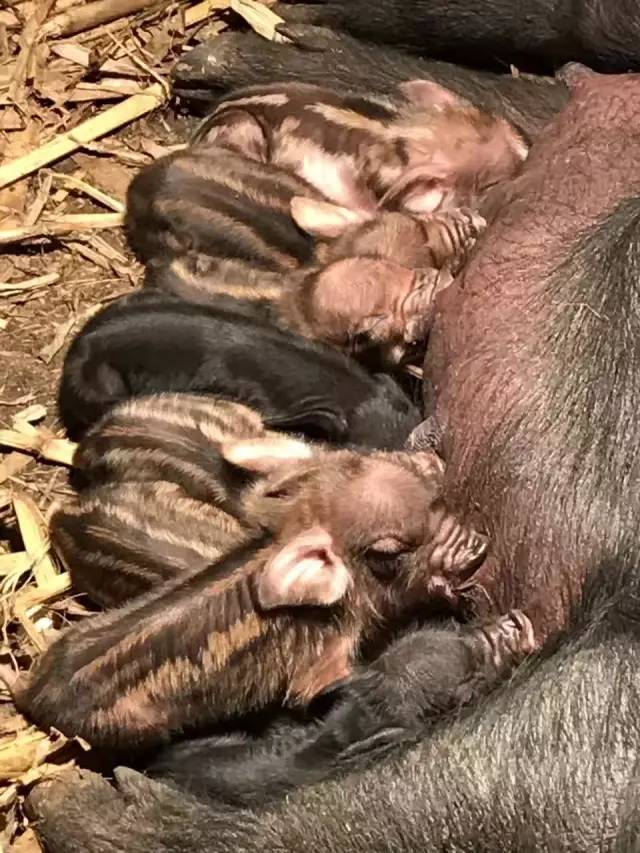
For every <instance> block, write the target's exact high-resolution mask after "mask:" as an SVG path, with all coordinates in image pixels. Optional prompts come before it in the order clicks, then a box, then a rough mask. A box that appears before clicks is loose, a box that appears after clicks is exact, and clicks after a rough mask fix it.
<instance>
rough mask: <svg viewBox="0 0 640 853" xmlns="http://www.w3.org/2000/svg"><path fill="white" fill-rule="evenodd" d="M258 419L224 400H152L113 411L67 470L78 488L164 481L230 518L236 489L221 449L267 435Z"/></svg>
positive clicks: (156, 396) (163, 397) (142, 399)
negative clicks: (71, 471) (74, 473)
mask: <svg viewBox="0 0 640 853" xmlns="http://www.w3.org/2000/svg"><path fill="white" fill-rule="evenodd" d="M269 434H270V433H269V432H268V431H267V429H266V427H265V426H264V423H263V420H262V418H261V416H260V415H259V414H258V413H257V412H255V411H253V410H252V409H249V408H248V407H247V406H243V405H241V404H240V403H234V402H232V401H230V400H223V399H219V398H216V397H212V396H204V395H196V394H153V395H150V396H147V397H138V398H136V399H133V400H127V401H126V402H124V403H121V404H119V405H117V406H115V407H114V408H113V409H112V410H111V411H110V412H108V414H106V415H105V416H104V417H103V418H102V419H101V420H100V421H98V423H97V424H95V425H94V426H93V427H92V428H91V429H90V430H89V431H88V432H87V434H86V435H85V436H84V438H83V439H82V441H81V442H80V444H79V445H78V449H77V451H76V453H75V456H74V466H75V468H76V470H77V472H78V474H79V478H80V480H81V482H82V483H84V484H94V485H95V484H100V483H117V482H130V481H149V482H155V481H158V480H166V481H169V482H171V483H176V484H177V485H179V486H180V487H181V488H182V489H183V490H184V493H185V494H186V495H188V496H190V497H191V498H194V499H195V500H199V501H205V502H209V503H212V504H216V505H218V506H220V507H222V508H223V509H227V510H230V511H232V509H233V505H234V498H235V493H236V487H237V486H238V485H241V483H239V482H232V479H231V478H230V476H229V470H228V466H227V465H226V463H225V461H224V459H223V458H222V457H221V456H220V454H219V453H218V447H219V445H220V444H221V442H223V441H227V440H229V439H239V438H258V437H261V436H265V435H269Z"/></svg>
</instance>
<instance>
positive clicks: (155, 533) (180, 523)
mask: <svg viewBox="0 0 640 853" xmlns="http://www.w3.org/2000/svg"><path fill="white" fill-rule="evenodd" d="M158 451H159V453H160V454H161V453H162V452H163V448H161V447H159V448H158ZM212 455H213V454H212ZM49 535H50V538H51V543H52V545H53V547H54V548H55V551H56V553H57V555H58V556H59V557H60V559H61V560H62V563H63V564H64V565H65V566H66V568H67V569H68V571H69V574H70V575H71V581H72V584H73V587H74V589H76V590H77V591H79V592H84V593H86V594H87V595H88V596H89V598H90V599H91V600H92V601H93V602H94V603H95V604H98V605H99V606H100V607H103V608H107V607H115V606H118V605H120V604H123V603H124V602H126V601H128V600H130V599H133V598H135V597H136V596H138V595H142V594H143V593H147V592H149V590H151V589H154V588H156V587H159V586H161V585H162V583H164V582H165V581H168V580H170V579H172V578H176V577H184V576H186V575H188V574H189V573H190V572H193V571H195V570H197V569H204V568H205V567H206V566H208V565H210V564H211V563H213V562H215V561H217V560H219V559H221V558H222V557H224V556H225V555H226V554H228V553H230V552H231V551H233V550H234V549H235V548H237V547H238V546H239V545H241V544H242V543H244V542H246V541H247V540H248V538H249V531H248V529H247V528H246V526H245V525H243V524H242V523H241V522H240V521H239V520H238V519H236V518H234V517H233V516H232V515H230V514H229V513H227V512H225V511H224V510H222V509H220V508H219V507H216V506H213V505H211V504H209V503H205V502H203V501H199V500H196V499H194V498H191V497H189V496H188V495H186V494H185V492H184V490H183V489H182V488H181V487H180V486H179V485H177V484H176V483H172V482H168V481H165V480H156V481H154V482H144V481H143V482H140V481H138V482H136V481H135V480H134V481H131V482H125V483H109V484H104V485H100V486H96V487H92V488H90V489H88V490H86V491H84V492H83V493H82V494H81V495H80V496H78V497H77V498H76V499H75V500H73V501H71V502H69V503H66V504H65V505H64V506H63V507H59V508H57V509H56V510H55V511H54V512H53V513H52V515H51V519H50V522H49Z"/></svg>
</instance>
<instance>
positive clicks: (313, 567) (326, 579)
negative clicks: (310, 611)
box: [256, 527, 351, 610]
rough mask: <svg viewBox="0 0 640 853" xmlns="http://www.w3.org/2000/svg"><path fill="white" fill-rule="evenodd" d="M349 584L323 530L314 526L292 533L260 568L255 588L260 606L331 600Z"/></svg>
mask: <svg viewBox="0 0 640 853" xmlns="http://www.w3.org/2000/svg"><path fill="white" fill-rule="evenodd" d="M350 585H351V575H350V574H349V571H348V569H347V567H346V566H345V564H344V562H343V561H342V559H341V558H340V557H338V555H337V554H336V553H335V551H334V550H333V541H332V539H331V536H330V535H329V534H328V533H327V531H326V530H323V529H322V528H321V527H314V528H312V529H311V530H307V531H305V532H304V533H301V534H300V535H299V536H296V537H295V539H292V540H291V541H290V542H288V543H287V544H286V545H285V546H284V547H283V548H282V549H281V550H280V551H278V553H277V554H276V555H275V556H274V557H272V558H271V559H270V560H269V561H268V562H267V564H266V566H265V567H264V569H263V571H262V572H261V574H260V576H259V578H258V580H257V583H256V592H257V595H258V602H259V604H260V606H261V607H262V608H263V609H264V610H271V609H273V608H275V607H296V606H303V605H311V606H313V605H316V606H325V607H326V606H328V605H330V604H335V603H336V602H337V601H339V600H340V599H341V598H342V597H343V596H344V595H345V593H346V592H347V590H348V589H349V587H350Z"/></svg>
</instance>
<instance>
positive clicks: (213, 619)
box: [15, 436, 487, 749]
mask: <svg viewBox="0 0 640 853" xmlns="http://www.w3.org/2000/svg"><path fill="white" fill-rule="evenodd" d="M222 453H223V455H224V456H225V458H226V459H227V460H228V461H229V463H230V464H231V465H235V466H237V467H239V468H242V469H244V470H245V471H247V472H248V473H250V474H251V473H252V474H254V475H255V476H256V477H257V481H256V484H255V486H254V487H253V488H250V489H249V490H248V492H247V495H246V500H245V502H244V510H243V511H244V513H245V517H246V519H247V520H248V522H249V524H250V525H251V526H252V527H253V528H255V529H256V530H257V531H261V532H262V533H260V532H258V533H257V535H256V539H255V540H254V541H252V542H250V543H249V544H245V545H243V546H240V547H239V548H238V549H237V550H236V551H234V552H233V553H231V554H230V555H228V556H226V557H224V558H223V559H222V560H220V561H219V562H217V563H214V564H213V565H210V566H208V567H207V568H204V569H198V570H196V571H193V572H190V573H188V574H187V575H186V576H184V575H178V576H176V577H175V578H174V579H172V580H169V581H167V582H166V583H164V584H163V585H161V586H160V587H159V588H157V589H154V590H152V591H151V592H149V593H148V594H146V595H143V596H140V597H138V598H136V599H134V600H133V601H131V602H130V603H129V604H126V605H124V606H123V607H121V608H118V609H116V610H112V611H109V612H107V613H105V614H101V615H99V616H97V617H95V618H94V619H92V620H90V621H88V622H85V623H84V624H83V625H80V626H78V627H73V628H71V629H69V630H68V631H67V632H66V633H65V634H64V635H63V637H62V638H61V639H60V640H58V641H57V642H56V643H55V644H54V645H53V646H51V648H50V649H49V650H48V651H47V652H46V653H45V655H44V656H43V658H42V659H41V660H40V661H39V662H38V663H37V664H36V666H35V668H34V669H33V670H32V671H31V673H30V675H29V676H28V678H27V680H26V683H22V684H18V686H17V687H16V691H15V701H16V704H17V706H18V708H19V709H20V710H22V711H24V712H25V713H26V714H28V715H29V716H30V717H31V718H32V719H33V720H34V721H35V722H36V723H37V724H39V725H40V726H42V727H44V728H48V727H50V726H55V727H56V728H57V729H59V730H60V731H62V732H63V733H65V734H67V735H70V736H71V735H79V736H82V737H83V738H85V739H86V740H88V741H89V742H90V743H91V744H92V745H94V746H96V747H107V748H116V749H118V748H126V749H131V748H144V747H151V746H154V745H156V744H158V743H159V742H162V741H165V740H167V739H168V738H169V737H170V736H171V735H173V734H177V733H179V732H182V731H183V730H185V729H187V728H188V729H193V728H198V727H203V726H207V725H210V724H213V723H217V722H224V721H228V720H230V719H233V718H238V717H242V716H243V715H246V714H247V713H249V712H251V711H255V710H258V709H260V708H265V707H267V706H270V705H285V706H292V707H294V706H303V707H304V706H306V705H307V704H308V703H309V702H310V701H311V700H312V699H313V698H314V697H315V696H316V695H317V694H319V693H320V692H322V691H323V690H325V689H326V688H328V687H329V686H330V685H331V684H333V683H334V682H336V681H339V680H341V679H343V678H345V677H346V676H348V675H349V673H350V672H351V671H352V668H353V666H354V664H355V662H356V661H357V660H358V658H360V657H362V656H366V655H367V652H368V650H373V649H374V648H375V647H376V645H379V644H380V643H381V642H382V641H384V640H385V639H388V637H389V632H390V631H392V630H393V628H394V627H398V626H399V625H400V624H401V623H403V622H404V621H406V620H408V619H410V618H412V617H414V616H415V615H417V614H419V613H421V612H424V613H425V614H428V613H429V612H430V611H432V610H434V609H435V610H436V611H438V612H442V610H443V608H445V609H446V608H447V607H449V608H456V607H459V606H460V590H461V589H462V588H464V587H465V585H468V584H469V582H470V578H471V576H472V575H473V573H474V570H475V568H476V567H477V566H478V565H479V564H480V563H481V561H482V559H483V557H484V554H485V552H486V549H487V540H486V537H484V536H482V535H480V534H478V533H476V532H474V531H473V530H470V529H468V528H466V527H464V526H463V525H462V524H460V523H459V522H458V521H457V519H456V518H455V517H453V516H452V515H451V513H450V512H449V511H448V510H447V508H446V507H445V505H444V503H443V502H442V500H441V497H440V495H441V483H442V463H441V462H440V460H439V459H438V457H437V456H435V455H434V454H430V453H417V454H406V453H381V452H373V453H369V454H359V453H356V452H354V451H350V450H338V451H330V452H325V451H323V450H316V449H313V448H311V447H310V446H309V445H308V444H306V443H304V442H300V441H297V440H295V439H291V438H288V437H285V436H282V437H280V438H274V437H266V438H261V439H244V440H237V441H231V442H229V443H228V444H223V446H222Z"/></svg>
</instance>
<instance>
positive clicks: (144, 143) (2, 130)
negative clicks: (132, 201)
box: [0, 0, 240, 853]
mask: <svg viewBox="0 0 640 853" xmlns="http://www.w3.org/2000/svg"><path fill="white" fill-rule="evenodd" d="M90 5H91V4H89V5H87V4H83V3H82V2H81V0H18V2H14V0H0V175H3V177H5V176H6V165H7V164H8V163H10V162H11V161H13V160H14V159H16V158H18V157H21V156H22V155H24V154H25V153H26V152H29V151H32V150H34V149H37V148H39V147H40V146H42V145H44V144H45V143H47V142H49V141H50V140H53V139H57V138H59V137H61V135H63V134H64V133H65V132H67V131H69V130H72V129H73V128H76V127H77V126H78V125H79V124H80V123H81V122H83V121H84V120H86V119H87V118H90V117H92V116H95V115H101V114H103V113H104V112H105V111H106V110H107V109H109V108H110V107H112V106H114V105H116V106H121V107H122V106H126V104H128V103H131V101H130V100H127V99H130V98H131V96H135V95H136V94H137V93H140V92H142V91H143V90H145V88H146V87H149V86H151V87H153V88H154V90H155V91H156V93H157V94H156V101H157V103H158V104H159V105H160V107H161V108H160V109H156V110H155V111H154V112H152V113H151V114H150V115H147V116H144V117H142V118H139V119H138V120H136V121H134V122H132V123H129V124H127V125H126V126H124V127H122V128H121V129H113V130H110V129H109V128H108V127H107V125H105V128H104V129H105V130H106V133H104V132H103V135H101V136H100V138H99V140H97V141H91V142H87V143H86V144H84V145H82V146H80V147H79V148H77V150H76V151H75V152H74V153H73V154H72V155H71V156H67V157H66V158H64V159H59V158H58V159H57V160H55V161H53V162H51V163H49V164H47V166H46V167H44V168H40V169H39V170H37V171H32V172H30V173H29V174H28V175H26V176H25V177H22V178H20V179H18V180H15V181H13V182H11V183H10V185H7V186H4V188H2V189H0V602H1V605H2V617H1V618H2V638H1V646H2V647H1V650H0V673H1V674H3V675H4V676H5V678H9V679H10V678H11V677H13V674H15V673H16V672H18V671H19V672H21V673H24V672H26V671H28V669H29V667H30V666H31V664H32V662H33V660H34V659H35V658H36V656H37V655H38V653H39V652H40V651H41V650H42V649H44V648H45V647H46V646H47V645H48V644H49V643H50V642H51V641H52V640H53V639H55V637H56V635H57V634H58V632H59V631H60V630H61V629H63V628H64V627H65V625H67V624H68V623H69V622H70V621H76V620H78V619H81V618H83V617H84V616H86V615H87V613H88V612H89V611H88V610H87V609H86V608H85V606H84V605H83V603H82V601H81V600H80V598H79V597H78V596H74V595H72V592H71V590H70V589H69V584H68V577H67V574H66V573H65V571H64V567H63V566H62V565H61V564H60V563H59V561H58V560H57V558H56V555H55V554H53V553H51V552H50V551H49V547H48V542H47V537H46V518H47V515H48V513H49V512H50V510H51V507H52V505H53V504H54V503H55V502H59V501H64V500H65V499H67V497H68V496H69V495H70V494H71V491H70V489H69V486H68V466H67V465H66V464H60V463H59V462H56V461H52V460H54V459H61V460H65V459H66V460H67V461H68V459H69V458H70V451H71V450H72V447H71V446H70V445H68V444H67V443H65V442H56V441H55V440H53V441H52V439H55V438H58V437H61V436H62V431H61V428H60V425H59V423H58V421H57V419H56V393H57V386H58V382H59V378H60V371H61V367H62V363H63V359H64V355H65V352H66V350H67V348H68V346H69V343H70V341H71V340H72V338H73V335H74V334H75V333H76V332H77V331H78V330H79V329H80V328H81V327H82V325H83V324H84V322H85V321H86V320H87V319H88V318H89V317H90V316H91V315H92V313H94V312H95V311H96V310H98V309H99V308H100V307H101V306H103V305H105V304H106V303H108V302H109V301H110V300H112V299H114V298H116V297H117V296H120V295H121V294H124V293H127V292H128V291H130V290H132V289H133V288H135V287H136V286H138V285H139V284H140V279H141V267H140V265H139V264H137V263H136V261H135V259H134V258H133V256H132V255H131V252H130V251H129V249H128V247H127V245H126V242H125V239H124V234H123V232H122V228H121V227H118V226H117V224H115V223H116V222H117V220H118V218H121V217H119V213H118V211H121V210H122V202H123V201H124V198H125V192H126V187H127V184H128V182H129V181H130V179H131V177H132V176H133V175H134V174H135V172H136V171H137V170H138V169H139V168H140V167H141V166H143V165H145V164H146V163H149V162H151V160H152V159H153V158H155V157H157V156H159V155H161V154H163V153H166V151H168V150H169V149H170V146H172V145H175V144H177V143H178V144H179V143H180V142H181V141H183V140H184V139H185V138H186V137H187V135H188V131H189V128H190V126H191V125H192V124H193V119H192V118H189V117H187V116H184V115H179V114H178V113H177V112H176V110H175V109H174V107H173V106H169V105H168V103H167V102H168V94H169V90H168V83H167V81H168V79H169V73H170V69H171V67H172V65H173V64H174V62H175V60H176V58H177V57H178V56H180V55H181V53H182V52H183V51H184V50H185V49H187V48H188V47H190V46H193V45H194V44H196V43H197V41H199V40H204V39H207V38H211V37H212V36H214V35H215V34H216V33H218V32H221V31H222V30H223V29H226V28H227V27H228V26H237V25H238V22H239V21H240V19H239V18H237V17H236V16H234V15H233V14H231V13H229V12H228V11H227V7H228V6H229V5H230V4H229V3H226V2H221V0H207V2H205V3H198V4H194V3H193V2H190V0H174V2H167V0H146V2H145V0H142V2H141V0H114V2H113V7H114V8H116V7H118V8H120V9H121V14H123V16H122V17H120V18H118V19H117V20H115V21H113V22H111V23H108V24H101V25H97V26H95V25H94V26H90V27H87V26H86V24H87V21H86V20H85V21H84V26H83V28H82V29H81V30H80V31H78V32H73V30H74V29H75V28H76V27H77V26H78V20H76V19H75V18H74V16H75V13H76V12H77V11H78V10H85V11H86V9H88V8H89V6H90ZM134 7H135V8H136V9H137V10H139V11H137V13H136V14H130V15H128V16H126V14H124V13H126V10H127V9H129V10H131V9H132V8H134ZM60 15H67V16H68V17H66V18H61V17H60ZM85 17H86V16H85ZM69 21H70V22H71V25H70V24H69ZM74 22H75V24H74ZM61 30H62V34H60V31H61ZM3 168H5V172H4V174H3ZM2 184H3V181H2V179H0V186H2ZM103 223H107V224H108V225H109V226H110V227H108V228H106V227H100V226H101V225H102V224H103ZM25 448H26V449H25ZM44 457H49V459H46V458H44ZM0 691H1V692H0V851H4V850H7V851H8V850H11V851H20V853H26V851H36V850H40V846H39V844H38V841H37V838H36V836H35V834H34V832H33V830H32V829H30V828H29V825H28V820H27V818H26V817H25V815H24V813H23V810H22V802H23V799H24V796H25V794H26V793H27V792H28V790H29V788H30V786H32V785H33V784H34V783H35V782H37V781H38V780H41V779H42V778H46V777H47V776H49V775H51V774H55V773H56V772H58V771H59V768H60V767H62V766H68V765H69V763H76V764H78V765H80V766H82V765H83V764H84V763H87V762H89V763H90V761H91V756H90V750H89V748H88V745H86V744H82V743H80V742H75V741H74V742H69V741H67V740H66V739H65V738H64V737H63V736H62V735H60V734H59V733H56V732H42V731H39V730H38V729H36V728H34V727H33V726H30V725H29V724H28V722H27V721H26V720H25V719H24V718H23V717H21V716H20V715H19V714H17V713H16V711H15V709H14V707H13V705H12V702H11V699H10V694H9V692H8V690H7V689H6V688H4V687H0Z"/></svg>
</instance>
